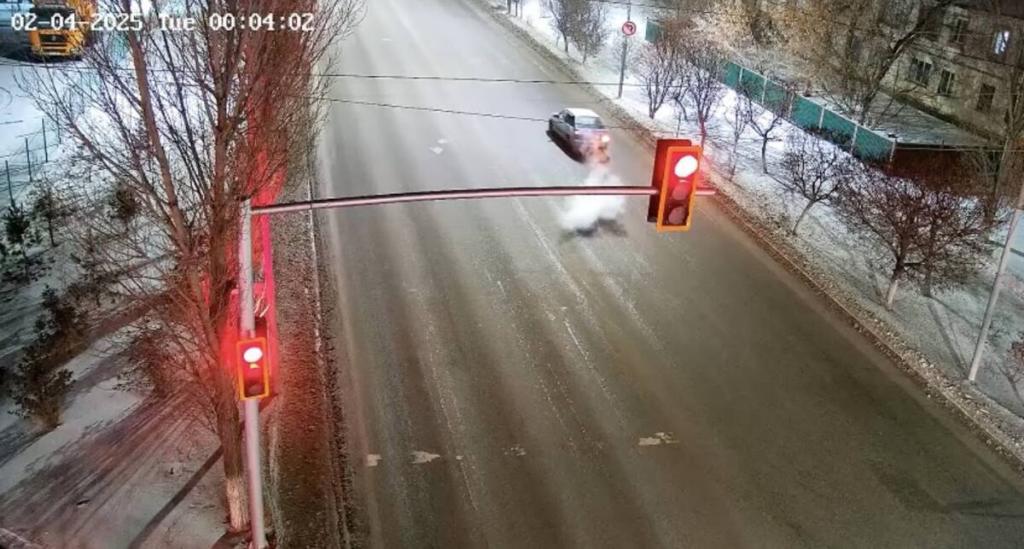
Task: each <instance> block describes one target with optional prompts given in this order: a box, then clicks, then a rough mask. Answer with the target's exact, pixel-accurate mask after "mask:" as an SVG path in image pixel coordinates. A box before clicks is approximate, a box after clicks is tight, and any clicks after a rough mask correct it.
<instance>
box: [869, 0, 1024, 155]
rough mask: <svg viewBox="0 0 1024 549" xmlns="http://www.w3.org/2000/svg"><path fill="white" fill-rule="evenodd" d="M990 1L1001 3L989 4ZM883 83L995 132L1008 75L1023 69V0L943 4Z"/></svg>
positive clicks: (962, 122) (960, 121)
mask: <svg viewBox="0 0 1024 549" xmlns="http://www.w3.org/2000/svg"><path fill="white" fill-rule="evenodd" d="M993 4H1001V5H998V6H997V9H996V10H993V9H992V7H993ZM897 65H898V66H896V67H894V68H893V70H892V71H890V73H889V75H888V77H887V80H886V87H887V88H889V90H891V91H894V92H896V93H897V94H898V95H900V96H901V97H903V98H905V99H906V100H907V101H908V102H909V103H911V104H913V105H915V106H917V107H918V108H920V109H922V110H924V111H926V112H930V113H932V114H934V115H936V116H938V117H940V118H943V119H946V120H949V121H951V122H954V123H956V124H957V125H959V126H961V127H964V128H965V129H969V130H971V131H973V132H975V133H978V134H980V135H984V136H989V137H996V136H998V135H999V134H1001V132H1002V128H1003V117H1004V113H1005V112H1006V108H1007V106H1008V104H1009V100H1010V93H1011V91H1010V90H1011V87H1010V79H1011V77H1012V76H1013V75H1014V74H1015V73H1016V74H1019V73H1021V72H1024V1H1018V0H1003V1H1002V2H999V1H998V0H968V1H964V2H958V3H957V4H956V5H954V6H951V7H949V8H947V9H946V10H945V12H944V13H943V15H942V17H940V18H937V19H936V20H935V22H934V24H932V25H929V26H928V28H927V32H926V33H925V34H924V35H923V36H921V37H920V38H918V39H917V40H915V41H914V42H912V43H911V45H910V46H909V47H908V48H907V49H906V50H905V51H904V53H903V55H902V56H901V58H900V60H899V61H898V62H897Z"/></svg>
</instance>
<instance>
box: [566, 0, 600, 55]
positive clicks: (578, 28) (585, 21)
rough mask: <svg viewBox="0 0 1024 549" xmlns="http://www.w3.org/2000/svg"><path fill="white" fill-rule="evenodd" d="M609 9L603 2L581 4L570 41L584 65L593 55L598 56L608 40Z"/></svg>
mask: <svg viewBox="0 0 1024 549" xmlns="http://www.w3.org/2000/svg"><path fill="white" fill-rule="evenodd" d="M607 20H608V7H607V4H605V3H603V2H583V3H582V4H580V7H579V11H578V12H577V16H576V19H575V21H574V23H573V25H572V29H571V31H570V35H569V39H570V40H571V41H572V43H573V45H575V46H576V50H577V51H579V52H580V56H581V57H582V61H583V63H586V62H587V59H588V58H589V57H591V56H593V55H597V54H598V53H599V52H600V51H601V48H603V47H604V44H605V42H606V41H607V40H608V28H607V27H606V23H607Z"/></svg>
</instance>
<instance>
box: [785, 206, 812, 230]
mask: <svg viewBox="0 0 1024 549" xmlns="http://www.w3.org/2000/svg"><path fill="white" fill-rule="evenodd" d="M811 206H814V202H807V205H806V206H804V209H803V211H802V212H800V217H798V218H796V223H793V228H792V229H790V231H789V234H791V235H793V236H796V231H797V229H799V228H800V222H801V221H803V220H804V217H805V216H807V212H809V211H811Z"/></svg>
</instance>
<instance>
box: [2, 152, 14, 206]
mask: <svg viewBox="0 0 1024 549" xmlns="http://www.w3.org/2000/svg"><path fill="white" fill-rule="evenodd" d="M4 171H5V172H7V196H9V197H10V198H11V204H14V189H13V188H12V187H11V165H10V164H9V163H8V162H7V161H6V160H4Z"/></svg>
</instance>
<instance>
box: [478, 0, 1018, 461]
mask: <svg viewBox="0 0 1024 549" xmlns="http://www.w3.org/2000/svg"><path fill="white" fill-rule="evenodd" d="M474 2H476V3H477V4H479V5H481V6H482V7H483V8H485V9H484V11H486V12H487V14H488V16H490V17H491V18H492V19H494V20H495V21H497V22H498V23H499V24H500V25H501V26H502V27H504V28H505V29H507V30H509V31H510V32H512V33H513V34H514V35H515V36H517V37H518V38H519V39H520V40H522V41H523V42H525V43H526V44H527V45H528V46H529V47H530V49H532V50H534V51H535V52H537V53H538V54H540V55H541V56H542V57H543V58H544V59H545V60H547V61H548V62H551V63H554V64H555V65H557V66H558V67H559V68H561V69H562V70H563V71H565V72H567V73H569V75H570V76H571V77H572V78H573V80H576V81H581V82H585V81H586V80H587V79H586V77H585V76H584V75H582V74H581V73H580V72H579V71H578V70H577V69H576V67H574V66H573V65H572V64H570V63H569V62H567V61H566V60H565V59H562V58H561V57H559V56H558V55H555V54H554V53H552V52H551V51H550V50H548V48H547V47H546V46H545V45H544V44H542V43H540V42H539V41H538V40H537V39H536V38H534V37H533V36H532V35H531V34H530V33H529V32H528V31H526V30H525V29H523V28H522V27H520V26H519V25H518V24H516V23H515V22H513V21H512V20H511V19H510V18H509V17H508V16H507V15H506V14H505V13H504V12H503V10H502V9H499V8H501V6H498V5H497V4H494V3H493V2H491V1H489V0H474ZM580 87H581V88H582V89H583V90H585V91H586V92H587V94H589V95H590V96H591V97H593V98H594V99H595V100H596V101H597V103H598V104H600V105H601V106H602V107H604V108H605V109H606V110H607V111H609V112H611V113H612V115H613V116H614V117H615V118H617V119H618V121H619V122H620V123H621V127H622V128H623V129H625V130H626V131H629V132H630V133H631V134H632V135H633V136H634V137H636V138H637V139H639V140H640V141H641V142H643V143H645V144H646V145H648V146H649V147H652V148H653V147H654V145H655V143H656V142H657V139H658V137H657V135H656V134H655V132H654V130H651V129H650V128H648V127H646V126H644V125H643V124H641V123H639V122H637V121H636V119H635V118H634V117H633V115H632V114H631V113H630V112H629V111H627V110H626V109H624V108H623V107H621V106H620V105H618V104H617V103H615V102H614V101H612V100H611V99H610V98H608V97H607V96H605V95H604V94H602V93H601V92H600V91H598V90H597V89H596V88H594V87H593V86H591V85H589V84H584V85H581V86H580ZM710 175H711V176H712V177H711V179H712V180H714V181H715V182H716V187H717V188H718V189H719V193H718V194H717V195H715V196H714V197H713V199H714V201H715V204H716V205H717V206H718V207H719V209H720V210H721V211H722V212H723V213H724V214H726V216H728V217H729V218H730V219H731V220H732V221H733V222H734V223H736V225H737V226H738V227H739V228H740V229H742V230H743V232H744V233H746V234H747V235H748V236H750V237H751V238H753V240H754V241H755V242H756V243H758V244H759V245H760V246H761V248H762V249H763V250H764V251H765V252H766V253H767V254H768V255H769V256H771V257H772V258H773V259H775V260H776V261H777V262H778V263H779V264H780V265H781V266H782V267H783V268H784V269H786V271H788V272H790V273H791V274H793V275H794V276H796V277H797V278H799V279H800V280H801V281H803V283H804V284H805V285H806V286H807V287H809V288H810V289H811V291H813V292H814V293H815V294H817V295H818V296H819V297H821V298H823V302H824V304H825V306H826V307H828V309H829V310H831V311H832V312H833V313H836V314H838V315H839V316H840V317H842V318H843V320H845V322H846V323H847V324H849V325H850V326H852V327H853V328H854V329H855V330H857V332H858V333H860V334H861V335H863V336H864V337H866V338H867V339H868V341H869V342H870V343H871V344H872V346H874V347H875V348H876V349H878V350H879V351H881V352H882V353H883V354H884V355H885V356H886V357H887V358H889V360H891V361H892V362H893V364H895V365H896V366H897V367H898V368H899V369H900V370H902V371H903V372H904V373H905V374H907V375H908V377H910V379H911V380H913V381H914V382H915V383H916V384H917V385H918V386H920V387H922V388H923V389H924V390H925V391H924V392H925V395H926V396H927V397H929V398H931V397H933V396H934V397H936V399H935V400H938V401H939V402H940V403H941V404H942V405H943V406H944V407H945V408H946V409H948V410H950V411H951V412H953V414H954V415H955V416H956V417H957V419H959V420H960V421H961V423H963V424H965V425H966V426H967V427H968V428H970V429H971V430H972V431H974V433H975V434H977V435H978V436H979V437H980V438H982V439H983V441H984V442H985V443H986V444H987V445H988V446H989V447H990V448H993V449H995V450H997V453H998V454H999V455H1000V456H1001V457H1003V458H1004V459H1005V460H1006V461H1007V463H1008V464H1009V465H1011V466H1012V467H1013V468H1014V469H1016V470H1017V471H1020V472H1024V443H1022V441H1021V440H1020V439H1019V438H1018V437H1015V436H1014V435H1013V434H1012V433H1010V432H1008V430H1006V429H1004V428H1003V427H1002V426H1001V425H1002V423H1003V422H1001V421H1000V422H999V423H994V421H998V420H996V419H995V418H994V417H993V416H994V414H993V412H992V409H995V411H996V412H997V413H1000V412H1001V413H1010V412H1009V411H1008V410H1006V409H1005V408H1003V407H1002V406H1000V405H998V404H997V403H995V402H994V401H992V400H991V399H989V398H987V397H985V396H984V395H983V394H978V392H977V391H972V392H974V393H975V396H973V397H972V396H969V395H968V393H967V391H965V390H964V388H963V387H962V386H960V385H958V384H957V383H956V382H955V381H953V380H951V379H949V378H948V377H947V376H946V375H945V374H942V373H941V372H938V371H937V369H936V368H935V367H934V366H932V365H931V363H930V362H929V361H928V360H927V359H926V358H924V356H922V355H921V353H920V352H919V351H917V350H915V349H913V348H912V347H910V346H909V345H907V344H905V343H903V342H902V341H900V340H899V338H898V336H886V335H885V334H881V333H879V332H878V331H876V330H875V329H874V328H873V327H872V324H874V325H875V326H877V327H879V328H887V327H888V325H887V324H886V323H885V322H884V321H883V320H881V319H879V318H877V317H875V316H874V315H872V314H871V313H869V312H867V311H864V310H863V309H862V308H861V307H860V306H859V305H857V304H855V303H847V302H846V301H845V300H844V299H843V298H841V297H839V296H837V295H835V294H833V293H831V292H829V291H828V289H827V286H828V284H827V283H826V282H824V281H822V280H820V279H819V278H818V277H816V276H815V275H814V274H812V271H813V270H812V269H809V268H808V267H807V266H808V262H807V261H805V260H804V259H803V256H802V253H801V252H799V251H798V250H796V249H795V248H793V247H792V246H791V245H789V244H788V243H786V242H785V241H782V240H779V239H778V238H777V236H776V235H775V234H774V233H773V231H772V230H771V229H770V228H769V227H767V226H766V225H765V224H764V223H763V222H761V221H760V220H758V219H756V218H754V217H753V216H752V215H751V214H750V213H749V212H747V211H746V210H744V209H743V207H742V206H740V205H739V204H738V203H737V202H736V201H735V200H733V199H732V197H730V196H728V195H727V194H725V193H724V191H723V190H722V189H723V187H722V186H721V185H718V183H719V182H720V181H721V176H719V175H718V174H717V173H713V172H712V173H711V174H710ZM858 313H859V314H858ZM929 374H932V375H929ZM936 376H939V377H940V379H936ZM1011 415H1012V413H1011ZM981 416H987V417H986V418H985V419H983V418H982V417H981ZM989 418H991V419H989Z"/></svg>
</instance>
